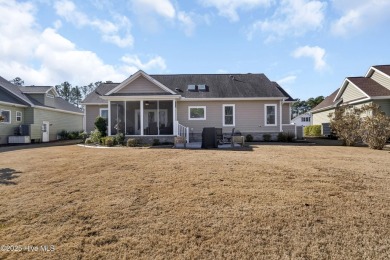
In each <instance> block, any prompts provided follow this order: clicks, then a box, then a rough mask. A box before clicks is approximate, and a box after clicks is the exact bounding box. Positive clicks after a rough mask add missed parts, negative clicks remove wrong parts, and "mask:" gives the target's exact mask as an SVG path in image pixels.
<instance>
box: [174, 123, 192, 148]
mask: <svg viewBox="0 0 390 260" xmlns="http://www.w3.org/2000/svg"><path fill="white" fill-rule="evenodd" d="M176 126H177V127H176V135H177V136H182V137H183V138H184V139H185V140H186V143H189V142H190V129H189V128H188V127H186V126H184V125H182V124H179V122H178V121H176Z"/></svg>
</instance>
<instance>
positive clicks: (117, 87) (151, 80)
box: [106, 70, 176, 96]
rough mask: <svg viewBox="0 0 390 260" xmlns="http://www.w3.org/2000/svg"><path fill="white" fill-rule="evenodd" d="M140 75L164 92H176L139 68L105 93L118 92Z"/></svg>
mask: <svg viewBox="0 0 390 260" xmlns="http://www.w3.org/2000/svg"><path fill="white" fill-rule="evenodd" d="M140 76H143V77H144V78H145V79H147V80H149V81H150V82H151V83H153V84H155V85H156V86H157V87H159V88H161V89H162V90H164V91H165V92H168V93H171V94H176V93H175V92H174V91H172V90H170V89H169V88H167V87H166V86H164V85H163V84H161V83H160V82H158V81H157V80H155V79H154V78H152V77H150V76H149V75H148V74H146V73H145V72H143V71H142V70H139V71H137V72H136V73H135V74H133V75H131V76H130V77H129V78H127V79H126V80H125V81H123V82H122V83H120V84H119V85H118V86H116V87H115V88H113V89H112V90H110V91H109V92H107V93H106V95H107V96H108V95H111V94H112V93H116V92H118V91H119V90H121V89H122V88H124V87H125V86H127V85H128V84H130V83H131V82H133V81H134V80H136V79H137V78H139V77H140Z"/></svg>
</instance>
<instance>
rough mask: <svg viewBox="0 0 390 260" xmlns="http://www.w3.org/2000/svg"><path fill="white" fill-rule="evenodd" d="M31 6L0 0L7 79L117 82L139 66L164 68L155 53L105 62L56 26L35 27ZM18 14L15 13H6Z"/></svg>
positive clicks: (1, 71) (1, 63)
mask: <svg viewBox="0 0 390 260" xmlns="http://www.w3.org/2000/svg"><path fill="white" fill-rule="evenodd" d="M34 10H35V9H34V6H33V5H31V4H28V3H18V2H16V1H12V0H10V1H7V2H4V1H0V12H1V13H2V14H3V17H5V18H6V19H0V57H1V59H0V75H1V76H2V77H4V78H6V79H13V78H15V77H21V78H22V79H23V80H24V81H25V83H26V84H34V85H56V84H59V83H61V82H64V81H69V82H70V83H72V84H74V85H85V84H89V83H90V82H96V81H99V80H103V81H105V80H112V81H116V82H120V81H122V80H124V79H125V78H127V77H128V76H129V75H130V74H132V73H134V70H135V69H138V68H142V69H145V70H147V72H150V71H162V70H165V68H166V65H165V61H164V60H163V58H161V57H159V56H157V57H154V58H151V59H148V60H146V61H145V62H141V61H140V60H139V59H138V60H137V59H136V56H133V63H131V59H130V60H126V58H124V60H123V61H122V62H121V63H119V64H118V65H110V64H106V63H104V61H103V60H102V59H101V58H99V57H98V56H97V55H96V53H94V52H91V51H85V50H79V49H78V48H77V46H76V45H75V44H74V43H73V42H71V41H69V40H68V39H66V38H65V37H63V36H62V35H60V34H59V33H58V32H57V31H56V28H45V29H43V30H41V29H40V28H39V27H38V26H36V25H35V24H36V21H35V17H34ZM8 14H17V15H8Z"/></svg>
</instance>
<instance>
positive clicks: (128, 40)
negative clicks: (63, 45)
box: [54, 0, 134, 48]
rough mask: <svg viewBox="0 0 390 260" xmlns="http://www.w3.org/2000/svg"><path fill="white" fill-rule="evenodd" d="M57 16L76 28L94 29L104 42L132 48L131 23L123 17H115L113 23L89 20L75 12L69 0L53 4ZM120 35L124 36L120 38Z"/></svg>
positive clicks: (74, 6) (61, 0)
mask: <svg viewBox="0 0 390 260" xmlns="http://www.w3.org/2000/svg"><path fill="white" fill-rule="evenodd" d="M54 8H55V9H56V13H57V15H59V16H61V17H63V18H64V19H65V20H66V21H67V22H70V23H72V24H74V25H75V26H77V27H85V26H91V27H93V28H96V29H97V30H98V31H99V32H100V33H101V34H102V38H103V40H104V41H106V42H109V43H112V44H115V45H117V46H119V47H122V48H124V47H132V46H133V44H134V39H133V36H132V35H131V34H130V28H131V23H130V21H129V19H128V18H127V17H125V16H119V15H116V16H115V17H114V19H115V22H111V21H107V20H99V19H91V18H89V17H88V16H87V15H86V14H84V13H83V12H80V11H78V10H77V8H76V5H75V4H74V3H73V2H72V1H70V0H60V1H57V2H56V3H55V4H54ZM121 34H124V36H123V37H122V36H121Z"/></svg>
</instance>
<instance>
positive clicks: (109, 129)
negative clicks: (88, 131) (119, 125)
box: [108, 101, 111, 136]
mask: <svg viewBox="0 0 390 260" xmlns="http://www.w3.org/2000/svg"><path fill="white" fill-rule="evenodd" d="M108 135H109V136H110V135H111V101H108Z"/></svg>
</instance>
